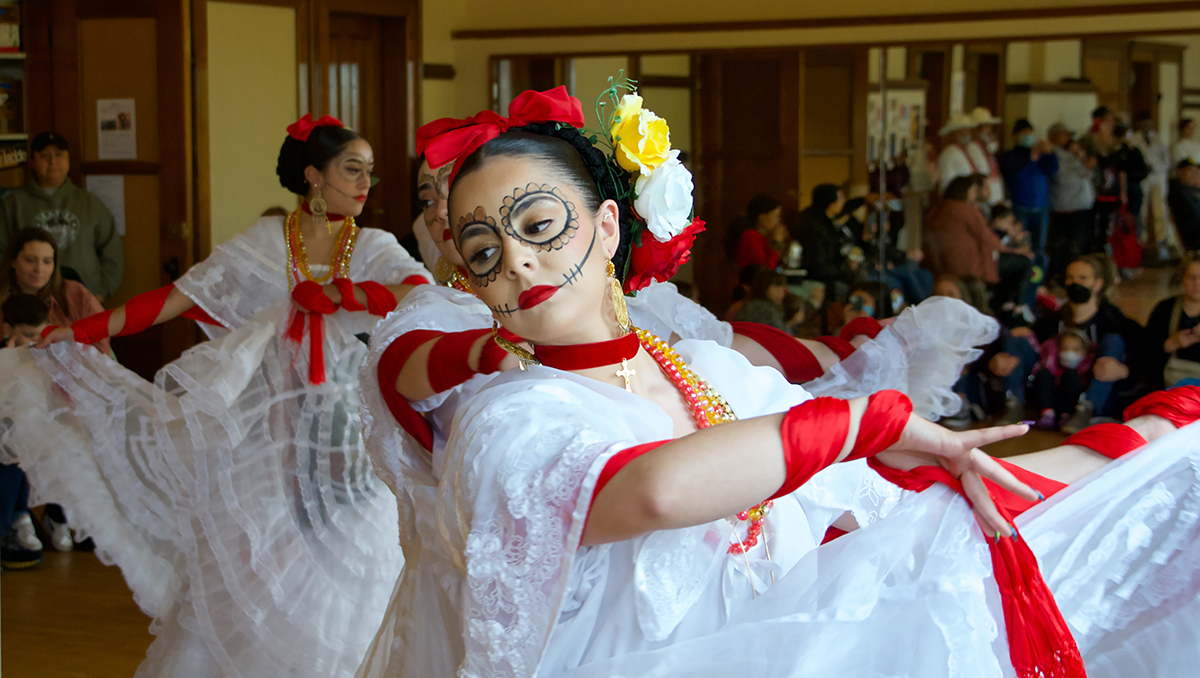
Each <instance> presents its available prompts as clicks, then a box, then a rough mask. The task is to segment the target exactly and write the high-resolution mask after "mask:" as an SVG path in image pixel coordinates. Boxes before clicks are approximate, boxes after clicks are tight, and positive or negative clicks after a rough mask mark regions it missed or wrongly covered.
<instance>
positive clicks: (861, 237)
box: [842, 197, 933, 304]
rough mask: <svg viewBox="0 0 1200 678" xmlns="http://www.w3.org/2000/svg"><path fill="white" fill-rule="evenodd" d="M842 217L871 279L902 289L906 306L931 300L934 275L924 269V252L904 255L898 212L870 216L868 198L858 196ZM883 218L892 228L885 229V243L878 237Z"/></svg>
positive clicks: (847, 203) (910, 252)
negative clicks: (898, 236)
mask: <svg viewBox="0 0 1200 678" xmlns="http://www.w3.org/2000/svg"><path fill="white" fill-rule="evenodd" d="M842 214H843V215H844V217H845V219H846V225H847V226H848V227H849V228H850V230H851V231H853V232H854V234H855V235H856V238H857V240H858V243H859V248H860V249H861V250H862V252H863V266H864V269H865V270H866V271H867V272H868V273H867V276H866V277H867V279H868V280H879V279H881V278H882V279H883V280H886V281H887V283H888V284H889V285H891V286H892V287H893V288H895V289H898V290H900V292H901V295H902V296H903V297H904V302H905V303H906V304H919V303H921V302H922V301H924V300H925V299H927V298H929V295H930V294H931V293H932V292H933V274H932V273H930V272H929V271H927V270H925V269H923V268H921V261H923V260H924V258H925V253H924V252H923V251H921V250H920V249H913V250H910V251H908V252H905V251H903V250H901V249H900V248H899V247H897V246H896V237H897V232H898V231H899V226H898V224H897V223H896V221H895V220H898V217H899V215H900V213H899V212H889V213H888V214H887V215H886V217H884V215H880V214H879V213H877V212H876V213H870V212H869V205H868V204H867V201H866V199H865V198H861V197H855V198H852V199H850V200H847V201H846V206H845V207H844V208H842ZM881 218H885V219H886V223H887V224H888V225H889V227H888V228H886V229H885V230H884V233H883V236H882V243H881V239H880V236H879V235H878V224H879V221H880V219H881ZM881 245H882V247H883V259H882V264H881V263H880V246H881Z"/></svg>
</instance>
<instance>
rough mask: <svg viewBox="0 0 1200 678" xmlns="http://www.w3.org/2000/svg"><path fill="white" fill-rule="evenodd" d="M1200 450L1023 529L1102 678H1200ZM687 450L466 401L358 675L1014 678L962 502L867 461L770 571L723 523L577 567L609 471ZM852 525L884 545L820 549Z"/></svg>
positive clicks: (846, 469)
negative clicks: (1197, 670)
mask: <svg viewBox="0 0 1200 678" xmlns="http://www.w3.org/2000/svg"><path fill="white" fill-rule="evenodd" d="M675 348H676V350H677V351H679V353H680V354H681V356H682V357H683V358H684V359H685V360H686V361H687V362H688V364H689V365H690V366H691V367H692V368H693V369H694V370H695V371H696V372H697V373H698V374H699V375H700V376H702V377H703V378H704V379H706V380H707V381H708V382H709V383H710V384H711V385H712V386H713V387H714V388H716V389H717V390H718V391H719V392H720V393H721V394H722V395H723V396H724V397H725V399H726V400H727V401H728V402H729V403H730V404H731V406H732V407H733V409H734V410H735V412H737V414H738V415H739V417H741V418H749V417H753V416H758V415H765V414H769V413H774V412H780V411H783V410H786V409H787V408H789V407H791V406H793V405H795V404H797V403H799V402H803V401H804V400H806V399H807V398H809V397H810V396H809V394H808V393H807V392H806V391H805V390H804V389H803V388H802V387H798V386H792V385H790V384H787V383H786V382H785V381H784V380H783V379H782V377H781V376H780V375H779V374H778V373H777V372H775V371H774V370H771V369H767V368H755V367H752V366H750V365H749V364H748V363H747V362H746V361H745V359H744V358H743V357H742V356H740V355H739V354H736V353H734V352H732V351H730V350H728V349H725V348H722V347H720V346H718V345H716V344H715V343H712V342H706V341H694V340H683V341H680V342H678V343H676V344H675ZM364 404H365V405H366V406H368V407H369V406H373V405H376V404H377V403H374V402H373V401H372V400H371V399H369V398H368V399H366V400H365V401H364ZM380 424H381V422H378V421H376V422H373V425H375V426H379V425H380ZM1197 428H1200V427H1192V428H1190V429H1185V430H1182V431H1179V432H1177V433H1175V434H1173V435H1171V436H1168V437H1166V438H1164V439H1162V440H1159V441H1157V442H1155V443H1154V444H1152V445H1149V446H1147V447H1145V448H1143V449H1142V450H1141V451H1140V452H1138V453H1135V454H1132V455H1129V456H1128V457H1127V458H1125V459H1122V460H1119V461H1117V462H1114V463H1113V464H1110V465H1109V466H1107V467H1106V468H1105V469H1103V470H1102V471H1100V472H1098V473H1097V474H1096V475H1095V476H1093V477H1091V478H1089V479H1087V480H1085V481H1084V482H1081V483H1079V484H1077V485H1076V486H1074V487H1072V488H1070V489H1069V490H1065V491H1063V492H1062V493H1060V494H1059V495H1056V496H1055V497H1053V498H1052V499H1051V500H1050V501H1048V502H1046V503H1045V504H1043V505H1042V506H1040V507H1038V508H1037V509H1035V510H1031V511H1029V512H1027V513H1026V514H1025V515H1024V516H1022V518H1021V520H1019V521H1018V525H1019V526H1020V527H1021V529H1022V533H1023V534H1024V536H1025V538H1026V539H1027V540H1028V542H1029V544H1030V545H1031V547H1032V548H1033V550H1034V551H1035V553H1036V554H1037V555H1038V558H1039V560H1040V562H1041V566H1042V571H1043V573H1044V574H1045V577H1046V580H1047V582H1048V583H1049V585H1050V587H1051V589H1052V590H1053V592H1054V594H1055V596H1056V598H1057V600H1058V604H1059V606H1060V609H1061V611H1062V613H1063V616H1064V617H1065V619H1066V620H1067V622H1068V623H1069V625H1070V627H1071V630H1072V632H1073V633H1074V634H1075V636H1076V638H1077V640H1078V643H1079V646H1080V650H1081V651H1082V653H1083V656H1084V658H1085V660H1086V662H1087V664H1088V668H1089V675H1091V676H1094V677H1095V676H1106V677H1107V676H1111V677H1113V678H1115V677H1116V676H1134V675H1137V676H1164V677H1165V676H1178V675H1188V673H1187V672H1188V671H1190V670H1192V669H1193V668H1194V666H1196V665H1197V664H1196V662H1197V661H1198V660H1200V643H1198V642H1197V641H1198V640H1200V638H1197V633H1198V631H1197V629H1200V625H1197V623H1196V622H1197V621H1200V620H1198V619H1197V614H1198V613H1200V599H1198V598H1197V594H1198V592H1200V570H1198V568H1197V567H1196V564H1197V563H1196V558H1197V555H1198V554H1200V544H1198V543H1197V539H1198V537H1200V531H1198V522H1200V512H1197V510H1196V509H1197V503H1196V499H1197V498H1198V496H1200V482H1198V481H1200V474H1198V473H1197V469H1200V464H1198V463H1197V462H1200V437H1198V436H1197V435H1196V433H1197V430H1196V429H1197ZM671 435H672V424H671V421H670V419H669V418H668V417H667V416H666V415H665V414H664V413H663V412H662V411H661V410H660V409H659V408H657V407H656V406H654V405H653V404H651V403H648V402H647V401H645V400H643V399H642V398H640V397H638V396H636V395H633V394H629V393H626V392H625V391H624V390H622V389H620V388H616V387H613V386H609V385H607V384H602V383H599V382H596V381H593V380H588V379H583V378H579V377H576V376H574V375H571V374H569V373H565V372H561V371H558V370H554V369H550V368H545V367H534V368H531V369H529V370H528V371H524V372H521V371H510V372H508V373H505V374H504V375H502V376H499V377H497V378H495V379H493V380H491V381H490V382H488V383H487V384H485V385H484V386H483V387H482V388H481V389H480V390H479V392H478V393H477V394H476V395H475V396H473V397H470V398H468V399H466V400H465V401H463V402H460V403H458V405H457V408H456V412H455V414H454V418H453V422H452V427H451V433H450V435H449V438H448V440H447V441H446V444H445V445H444V446H439V449H437V450H435V452H434V454H433V455H432V457H431V458H428V459H426V460H425V463H424V465H423V466H421V467H420V468H416V469H409V468H407V467H406V468H404V469H403V470H404V471H405V473H404V474H402V475H401V477H400V480H401V482H402V486H403V490H402V491H403V492H404V495H405V501H402V502H401V503H402V504H403V503H406V502H408V503H409V507H408V509H407V511H405V510H402V513H407V515H405V518H406V519H407V520H406V521H405V522H404V523H402V525H403V526H404V529H405V530H406V532H407V534H406V538H405V540H404V548H405V552H406V556H407V558H408V561H407V566H406V570H405V575H404V577H403V578H402V580H401V582H400V583H399V585H398V590H397V594H398V595H396V596H395V597H394V598H393V600H392V603H391V607H390V609H389V612H388V615H387V622H386V624H385V627H384V628H383V629H381V631H380V634H379V636H377V638H376V643H375V645H373V647H372V651H371V652H370V653H369V654H368V656H367V660H366V661H365V662H364V665H363V667H362V668H360V675H363V676H385V675H386V676H423V677H437V676H452V675H461V676H468V677H474V676H489V677H492V676H521V677H532V676H540V677H543V678H544V677H549V676H595V677H601V676H604V677H608V676H630V677H632V676H680V677H682V676H688V677H695V676H701V677H707V676H711V677H713V678H727V677H728V676H732V675H747V676H756V677H758V676H813V677H817V676H822V677H824V676H855V677H882V676H912V677H920V678H937V677H940V676H947V677H951V676H953V677H962V678H968V677H969V678H980V677H988V678H990V677H999V676H1011V675H1013V669H1012V666H1011V664H1010V663H1009V661H1008V648H1007V645H1006V638H1005V635H1004V633H1003V628H1004V625H1003V613H1002V609H1001V603H1000V599H999V593H998V589H997V587H996V584H995V581H994V579H993V576H992V567H991V556H990V554H989V550H988V547H987V545H986V542H985V541H984V540H985V538H984V536H983V535H982V534H981V533H980V531H979V528H978V526H977V524H976V522H975V519H974V516H973V515H972V513H971V511H970V509H969V508H968V506H967V504H966V502H965V501H964V500H963V499H961V498H959V497H958V496H957V495H954V494H953V493H951V492H950V491H949V490H947V489H945V488H939V487H935V488H933V489H931V490H928V491H926V492H923V493H920V494H916V493H911V492H906V491H901V490H898V489H895V488H892V489H891V490H885V491H884V494H885V495H887V496H877V495H875V494H873V493H872V492H870V491H867V489H866V488H869V487H870V485H871V483H870V482H869V481H866V480H864V476H865V475H866V474H870V473H872V472H870V471H869V470H868V469H867V468H866V466H865V464H864V463H862V462H854V463H851V464H845V465H840V466H838V467H835V469H837V470H838V471H839V473H833V474H826V473H823V474H820V475H818V477H817V478H816V479H814V481H813V482H810V483H809V484H807V485H806V486H805V487H804V488H802V489H801V490H800V491H798V492H796V493H794V494H792V495H789V496H787V497H784V498H781V499H779V500H777V501H776V505H775V510H774V511H773V512H772V513H771V516H770V517H769V518H768V520H767V525H766V527H765V530H764V534H766V535H767V536H766V539H765V543H767V544H769V546H770V551H771V553H770V560H768V559H767V558H766V552H765V549H764V546H763V543H764V542H760V545H759V546H757V547H755V548H754V549H752V550H751V551H750V552H749V554H748V555H747V557H742V556H732V555H729V554H728V553H727V551H726V549H727V546H728V544H729V543H730V538H731V537H730V534H731V532H730V531H731V529H732V528H731V526H730V525H729V524H728V523H727V522H725V521H715V522H713V523H710V524H706V525H699V526H695V527H691V528H686V529H681V530H672V531H663V532H655V533H651V534H648V535H644V536H642V537H639V538H637V539H632V540H628V541H624V542H618V543H614V544H607V545H602V546H593V547H580V545H579V541H580V537H581V534H582V531H583V527H584V523H585V520H586V518H587V511H588V507H589V504H590V501H591V498H592V493H593V491H594V489H595V485H596V481H597V478H598V476H599V474H600V471H601V470H602V469H603V467H604V465H605V463H606V462H607V461H608V459H609V458H610V457H611V456H612V455H613V454H615V453H616V452H618V451H620V450H622V449H625V448H627V447H629V446H632V445H637V444H642V443H648V442H652V441H657V440H663V439H667V438H670V437H671ZM420 461H421V459H420V458H419V457H406V458H402V459H400V460H398V463H400V464H405V465H410V466H418V465H420V464H419V462H420ZM410 470H412V471H413V472H412V473H409V472H408V471H410ZM822 493H825V494H822ZM826 495H828V496H826ZM829 497H832V498H833V500H832V501H830V500H829ZM846 509H852V510H855V512H856V513H862V514H863V515H867V514H872V515H870V517H869V518H868V519H866V520H863V522H864V523H869V524H867V525H866V526H865V527H864V528H863V529H861V530H858V531H856V532H854V533H851V534H850V535H847V536H845V537H843V538H841V539H839V540H836V541H834V542H832V543H831V544H828V545H825V546H822V547H819V548H818V547H817V544H818V543H819V541H820V539H821V536H822V535H823V534H824V532H825V530H826V529H827V527H828V526H829V525H830V523H831V522H832V520H833V519H834V518H836V517H837V516H838V515H840V514H841V513H842V511H843V510H846ZM860 520H862V519H861V518H860Z"/></svg>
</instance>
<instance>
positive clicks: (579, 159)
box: [450, 122, 635, 278]
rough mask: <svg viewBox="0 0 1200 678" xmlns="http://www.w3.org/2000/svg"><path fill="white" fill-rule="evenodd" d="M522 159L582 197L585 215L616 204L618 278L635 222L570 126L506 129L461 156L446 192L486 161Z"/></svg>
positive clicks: (594, 153) (601, 161)
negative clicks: (610, 202)
mask: <svg viewBox="0 0 1200 678" xmlns="http://www.w3.org/2000/svg"><path fill="white" fill-rule="evenodd" d="M512 157H526V158H531V159H533V160H536V161H538V162H541V163H543V164H545V165H548V166H549V167H550V168H551V170H552V171H553V172H555V173H556V174H558V175H559V177H561V178H562V179H563V180H564V181H566V182H568V183H569V184H570V185H571V187H572V188H573V189H574V190H575V192H576V193H578V194H579V196H580V197H581V198H582V199H583V206H582V207H583V208H584V209H586V210H587V211H588V212H589V213H590V214H596V213H597V212H599V211H600V203H602V202H604V201H605V200H610V199H611V200H616V203H617V208H618V214H619V215H620V216H619V225H620V231H621V241H620V243H619V244H618V245H617V251H616V252H615V253H614V254H613V257H612V263H613V266H614V267H615V268H616V270H617V276H618V277H620V278H624V276H625V262H626V261H627V260H628V258H629V249H630V247H632V242H631V239H632V229H633V225H634V223H635V220H634V216H633V213H632V211H631V209H630V206H629V205H626V204H625V202H624V201H623V200H619V199H617V198H618V196H620V195H621V193H620V190H619V187H618V185H617V181H618V180H619V179H618V177H617V175H616V174H615V170H612V169H611V168H610V167H609V161H608V156H606V155H604V152H603V151H601V150H600V149H598V148H596V147H595V146H592V142H590V141H588V139H587V137H585V136H583V134H582V133H581V132H580V131H579V130H578V129H576V128H575V127H573V126H571V125H567V124H563V123H556V122H548V123H533V124H530V125H525V126H524V127H518V128H516V129H513V130H509V131H508V132H505V133H504V134H501V135H500V136H498V137H496V138H495V139H492V140H491V141H489V142H487V143H486V144H484V145H483V146H481V147H479V148H478V149H476V150H475V152H474V153H472V154H471V155H469V156H467V157H466V159H464V160H463V161H462V165H461V166H460V167H459V168H458V174H457V175H456V176H455V179H454V183H453V184H451V185H450V192H451V193H454V186H455V185H457V184H458V182H459V181H461V180H462V178H463V177H465V176H466V175H468V174H470V173H471V172H474V171H476V170H478V169H479V168H480V167H482V166H483V163H484V162H485V161H487V160H490V159H491V158H512Z"/></svg>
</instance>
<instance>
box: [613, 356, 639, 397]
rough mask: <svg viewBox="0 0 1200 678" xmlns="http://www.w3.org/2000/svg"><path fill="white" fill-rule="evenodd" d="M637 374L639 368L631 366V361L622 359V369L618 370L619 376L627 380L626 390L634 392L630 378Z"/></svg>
mask: <svg viewBox="0 0 1200 678" xmlns="http://www.w3.org/2000/svg"><path fill="white" fill-rule="evenodd" d="M635 374H637V370H635V369H633V368H632V367H630V366H629V361H628V360H625V359H624V358H622V359H621V369H619V370H617V376H618V377H620V378H622V379H624V380H625V390H626V391H629V392H630V393H633V389H632V388H630V387H629V378H630V377H632V376H633V375H635Z"/></svg>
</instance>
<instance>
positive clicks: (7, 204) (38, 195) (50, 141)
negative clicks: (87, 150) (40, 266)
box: [0, 132, 124, 301]
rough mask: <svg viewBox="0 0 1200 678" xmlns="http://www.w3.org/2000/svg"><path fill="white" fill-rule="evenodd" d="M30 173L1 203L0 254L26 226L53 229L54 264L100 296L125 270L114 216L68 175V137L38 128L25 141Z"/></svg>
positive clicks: (117, 282)
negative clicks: (41, 130) (38, 130)
mask: <svg viewBox="0 0 1200 678" xmlns="http://www.w3.org/2000/svg"><path fill="white" fill-rule="evenodd" d="M29 150H30V153H29V169H30V170H31V171H30V173H29V176H28V177H27V178H26V180H25V185H24V186H22V187H21V188H18V189H17V190H15V191H12V192H11V193H9V194H8V195H7V196H5V198H4V202H3V203H2V204H0V255H3V254H4V250H5V249H6V248H7V247H8V242H9V240H11V239H12V237H13V236H14V235H15V234H16V233H17V231H20V230H21V229H22V228H25V227H27V226H36V227H37V228H43V229H45V230H47V231H49V232H50V233H52V234H53V235H54V237H55V239H56V240H57V241H58V251H59V260H58V261H59V265H60V266H62V267H63V268H64V269H68V268H69V269H71V270H73V271H74V272H75V273H76V274H77V275H78V277H79V282H81V283H83V286H84V287H86V288H88V290H89V291H91V292H92V294H94V295H96V297H97V298H98V299H100V300H101V301H103V300H104V298H105V297H107V296H109V295H111V294H112V293H113V292H115V291H116V289H117V287H118V286H120V284H121V276H122V274H123V272H124V250H123V249H122V248H121V237H120V236H119V235H118V234H117V227H116V223H115V222H114V221H113V215H112V213H111V212H109V211H108V208H107V207H105V206H104V203H102V202H100V199H99V198H97V197H96V196H95V195H93V194H91V193H89V192H88V191H87V190H85V189H82V188H79V187H77V186H76V185H75V184H74V183H72V182H71V180H70V178H68V177H67V170H69V169H70V167H71V159H70V154H69V152H68V151H67V140H66V139H64V138H62V136H61V135H60V134H58V133H56V132H42V133H41V134H39V135H37V136H36V137H34V138H33V143H31V144H30V146H29Z"/></svg>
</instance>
